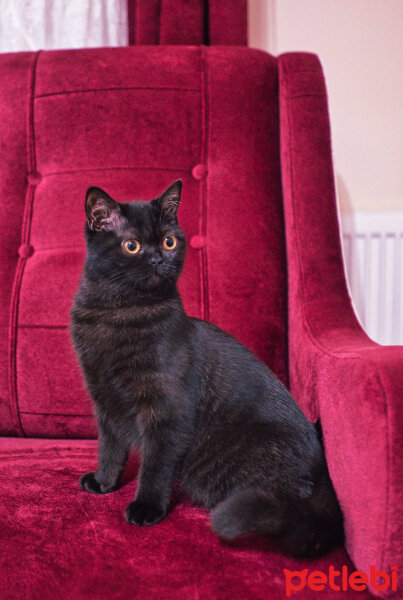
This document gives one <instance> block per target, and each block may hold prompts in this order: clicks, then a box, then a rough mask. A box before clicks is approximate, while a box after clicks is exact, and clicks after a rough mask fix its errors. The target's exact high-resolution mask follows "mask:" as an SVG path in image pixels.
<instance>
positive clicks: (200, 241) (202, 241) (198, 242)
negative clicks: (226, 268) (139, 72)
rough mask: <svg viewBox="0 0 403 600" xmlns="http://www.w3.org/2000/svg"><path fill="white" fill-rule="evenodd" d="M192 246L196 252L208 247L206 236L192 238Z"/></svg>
mask: <svg viewBox="0 0 403 600" xmlns="http://www.w3.org/2000/svg"><path fill="white" fill-rule="evenodd" d="M190 245H191V246H192V248H194V249H195V250H201V249H202V248H204V246H205V245H206V238H205V237H204V235H194V236H192V237H191V238H190Z"/></svg>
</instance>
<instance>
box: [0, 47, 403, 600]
mask: <svg viewBox="0 0 403 600" xmlns="http://www.w3.org/2000/svg"><path fill="white" fill-rule="evenodd" d="M0 73H1V75H2V84H3V85H2V86H1V89H0V109H1V114H2V116H3V119H2V123H1V127H0V142H1V147H2V149H3V152H2V157H3V160H2V161H1V162H0V264H1V268H0V295H1V296H0V300H1V302H0V435H3V436H10V437H7V438H6V437H4V438H0V440H1V445H2V448H3V452H2V456H1V463H0V464H1V468H2V469H3V471H2V477H1V478H0V482H1V483H0V486H1V489H2V491H1V493H0V501H1V503H2V509H3V510H2V513H1V514H2V515H3V516H2V517H0V519H1V528H2V531H5V535H6V537H5V539H6V543H5V544H2V546H1V548H2V550H1V551H2V552H3V553H4V557H2V558H3V562H2V563H1V564H2V573H1V575H2V577H4V579H3V581H2V588H3V590H4V589H6V590H7V593H9V592H8V590H11V591H10V593H9V597H10V598H13V600H14V599H19V598H45V597H46V596H45V593H48V591H47V590H49V596H48V597H49V598H54V597H57V595H58V594H60V590H66V589H68V590H70V589H71V596H70V597H71V598H80V597H94V598H103V597H105V598H110V597H115V598H120V597H121V598H127V597H138V598H144V597H147V594H148V597H150V598H161V597H164V598H175V599H176V598H178V600H179V598H181V599H182V598H186V597H189V598H197V597H198V596H200V597H201V595H203V596H204V597H211V598H220V599H221V598H227V597H228V598H229V597H231V598H246V597H253V598H267V597H269V598H270V597H271V598H279V597H283V594H284V580H283V577H282V569H283V568H289V569H302V568H304V566H305V563H304V562H300V561H298V562H297V561H291V560H290V559H286V558H284V557H282V556H280V555H279V554H278V553H276V552H275V550H274V549H273V548H271V549H270V548H269V547H268V546H267V542H263V541H261V542H258V545H257V546H256V545H254V544H252V545H247V546H246V547H242V548H236V549H234V548H228V547H226V546H224V545H222V544H221V543H220V542H219V541H218V540H217V539H216V538H215V537H214V536H213V535H212V534H211V533H210V532H209V530H208V527H207V517H206V514H205V513H204V512H203V511H199V510H198V509H193V508H191V507H190V506H189V505H188V504H186V503H185V504H183V503H181V504H180V505H179V506H177V508H176V509H175V510H174V512H173V513H172V515H171V516H170V517H169V518H168V520H167V521H165V522H164V523H161V525H158V526H157V527H156V528H151V529H146V530H144V529H141V530H138V529H136V528H134V529H133V528H130V527H129V526H126V525H125V523H124V521H123V516H122V515H123V509H124V506H125V505H126V504H127V503H128V501H129V498H131V497H132V495H133V492H134V485H135V484H128V485H127V486H124V487H123V488H122V489H121V490H120V491H118V492H117V493H116V494H113V495H111V496H107V497H101V498H98V497H92V496H87V495H85V494H83V493H82V492H79V489H78V487H77V482H76V480H77V477H78V476H79V474H81V473H83V472H85V471H87V470H89V469H91V468H94V467H95V441H94V440H93V441H91V440H90V439H87V440H82V439H80V438H94V437H95V436H96V429H95V424H94V419H93V416H92V408H91V403H90V400H89V398H88V395H87V393H86V391H85V389H84V386H83V383H82V376H81V373H80V372H79V369H78V365H77V362H76V359H75V357H74V354H73V351H72V347H71V342H70V339H69V333H68V322H69V308H70V305H71V302H72V297H73V294H74V292H75V290H76V288H77V284H78V277H79V275H80V272H81V269H82V263H83V258H84V244H83V224H84V208H83V203H84V195H85V191H86V189H87V188H88V187H89V186H91V185H96V186H99V187H101V188H103V189H105V190H106V191H107V192H108V193H109V194H111V195H112V197H115V198H116V199H117V200H120V201H127V200H130V199H132V198H133V195H134V194H138V196H139V197H142V198H152V197H154V196H156V195H157V194H159V193H160V192H161V191H162V190H163V189H165V188H166V187H167V185H169V184H170V183H171V182H172V181H174V180H175V179H178V178H181V179H182V180H183V183H184V193H183V200H182V204H181V209H180V214H179V218H180V221H181V224H182V225H183V227H184V229H185V231H186V234H187V237H188V242H189V250H188V254H187V258H186V264H185V268H184V272H183V275H182V276H181V283H180V289H181V292H182V295H183V299H184V303H185V307H186V309H187V311H188V312H189V313H190V314H192V315H195V316H199V317H202V318H207V319H209V320H211V321H213V322H214V323H216V324H218V325H219V326H221V327H222V328H223V329H225V330H227V331H229V332H230V333H232V334H233V335H235V336H236V337H238V338H239V339H240V340H241V341H242V342H244V343H245V344H246V345H247V346H249V347H250V348H252V349H253V350H254V351H255V352H256V353H257V354H258V356H259V357H260V358H262V360H264V361H265V362H266V363H267V364H268V365H269V366H270V367H271V368H272V369H273V370H274V371H275V372H276V373H277V375H278V376H279V377H280V378H281V379H282V380H283V381H284V382H285V383H286V384H288V378H289V383H290V385H291V389H292V392H293V394H294V396H295V398H296V399H297V401H298V402H299V403H300V405H301V407H302V408H303V410H304V411H305V412H306V414H307V415H308V416H309V417H310V418H311V419H312V420H315V419H316V418H317V417H320V420H321V423H322V427H323V433H324V443H325V450H326V456H327V459H328V464H329V471H330V475H331V477H332V480H333V483H334V486H335V489H336V492H337V495H338V497H339V500H340V503H341V506H342V509H343V512H344V515H345V523H346V545H347V549H348V552H349V553H350V556H351V557H352V558H353V560H354V562H355V565H356V567H357V568H360V569H363V570H365V571H368V570H369V567H370V566H371V565H374V566H375V567H376V568H377V569H382V570H385V571H388V570H389V565H391V564H394V563H396V564H402V562H403V560H402V558H403V552H402V546H401V541H402V539H403V532H402V524H403V520H402V516H401V505H402V496H403V493H402V481H403V477H402V472H403V464H402V442H401V435H400V431H401V428H402V425H403V415H402V407H401V402H400V400H401V397H402V391H403V370H402V368H401V365H402V359H403V353H402V349H401V348H398V347H395V348H393V347H390V348H385V347H380V346H378V345H377V344H374V343H373V342H371V341H370V340H369V339H368V338H367V336H366V335H365V334H364V333H363V332H362V331H361V329H360V327H359V325H358V324H357V321H356V319H355V317H354V314H353V311H352V308H351V303H350V299H349V296H348V293H347V288H346V283H345V278H344V272H343V266H342V259H341V251H340V239H339V230H338V224H337V215H336V204H335V196H334V180H333V171H332V162H331V152H330V132H329V121H328V111H327V104H326V90H325V85H324V80H323V74H322V71H321V68H320V64H319V62H318V60H317V58H316V57H314V56H312V55H306V54H288V55H284V56H282V57H280V58H279V59H278V60H276V59H274V58H273V57H271V56H269V55H267V54H264V53H262V52H260V51H255V50H249V49H246V48H236V47H211V48H206V47H200V48H199V47H194V46H193V47H192V46H188V47H181V48H178V47H174V46H172V47H163V46H154V47H145V46H141V45H139V46H137V47H133V48H118V49H93V50H78V51H56V52H42V53H39V54H34V53H20V54H13V55H2V56H0ZM283 210H284V212H283ZM284 224H285V225H284ZM284 227H285V230H284ZM287 277H288V285H287ZM17 436H20V437H21V436H26V437H27V438H28V439H26V440H22V439H20V440H19V439H18V437H17ZM33 438H41V439H37V440H35V439H33ZM45 438H64V439H62V440H59V441H54V440H46V439H45ZM72 438H78V440H77V441H75V440H73V439H72ZM135 472H136V469H135V466H133V467H132V471H130V469H129V473H131V475H130V477H133V476H134V474H135ZM132 538H133V539H132ZM82 539H85V540H86V541H87V543H85V544H84V543H83V542H82ZM39 545H41V547H42V548H43V551H39V549H38V548H39ZM94 548H100V552H99V553H98V554H97V555H96V554H95V551H94ZM41 557H42V558H41ZM119 561H123V562H119ZM341 563H344V564H349V563H348V558H347V556H346V554H344V553H343V552H342V551H339V552H336V553H335V554H332V555H331V556H330V557H327V558H326V559H323V560H322V561H315V562H314V564H313V565H312V568H313V569H322V570H326V568H327V566H328V565H329V564H334V565H339V564H341ZM15 564H17V565H18V567H15ZM26 565H32V566H30V567H29V570H28V569H27V567H26ZM52 565H55V567H54V568H53V566H52ZM290 565H291V566H290ZM24 569H25V571H24ZM129 571H130V574H129V575H128V573H129ZM106 574H110V577H111V582H110V584H109V587H108V583H107V577H106ZM45 576H46V577H47V580H48V582H47V586H45V585H44V582H45ZM125 577H126V578H125ZM86 579H88V582H87V581H86ZM49 580H50V582H49ZM4 582H7V583H6V584H5V583H4ZM10 582H11V583H10ZM10 586H11V587H10ZM12 586H14V587H12ZM24 586H25V587H24ZM136 586H137V587H136ZM132 589H134V590H135V591H134V592H133V594H132V593H131V592H130V590H132ZM57 590H59V591H57ZM83 590H84V591H83ZM121 590H122V591H121ZM147 590H148V591H147ZM150 590H151V591H150ZM68 593H70V591H68ZM309 593H310V594H312V592H311V591H310V590H305V592H299V597H300V598H304V597H305V598H310V597H311V596H309ZM326 593H329V594H330V592H325V591H323V592H321V594H322V596H321V597H323V598H325V597H326ZM349 593H351V594H353V592H349ZM74 594H76V595H74ZM80 594H81V596H80ZM84 594H86V595H85V596H84ZM102 594H103V595H102ZM119 594H120V595H119ZM134 594H137V595H134ZM303 594H305V596H304V595H303ZM332 594H333V595H334V594H337V592H332ZM342 594H343V595H342ZM339 595H340V596H341V595H342V597H344V598H346V597H347V596H346V595H345V593H344V592H343V593H340V594H339ZM397 597H398V595H397Z"/></svg>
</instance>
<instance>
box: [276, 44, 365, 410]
mask: <svg viewBox="0 0 403 600" xmlns="http://www.w3.org/2000/svg"><path fill="white" fill-rule="evenodd" d="M278 60H279V86H280V145H281V169H282V185H283V197H284V212H285V230H286V243H287V270H288V289H289V295H288V305H289V308H288V314H289V317H288V321H289V322H288V328H289V362H290V382H291V389H292V391H293V392H294V394H295V396H296V397H297V399H298V401H299V402H300V404H301V407H302V408H303V410H304V411H305V412H306V414H307V415H308V416H309V417H310V418H311V419H312V420H316V419H317V418H318V416H319V412H318V405H317V394H316V390H315V381H314V378H313V379H312V378H311V377H310V376H309V373H310V371H311V369H312V366H313V364H315V356H316V355H319V356H320V355H321V354H322V352H326V351H329V352H332V351H333V350H336V351H337V352H338V351H339V350H340V348H341V347H343V348H344V350H345V351H348V349H349V348H355V347H356V346H357V345H358V346H360V345H362V344H364V345H366V344H370V345H375V344H374V342H370V340H369V338H368V336H367V335H366V334H365V333H364V332H363V331H362V329H361V327H360V325H359V323H358V321H357V319H356V317H355V314H354V311H353V309H352V305H351V299H350V297H349V294H348V291H347V284H346V279H345V274H344V267H343V260H342V253H341V242H340V233H339V224H338V216H337V208H336V196H335V186H334V176H333V164H332V154H331V143H330V127H329V114H328V107H327V97H326V86H325V81H324V77H323V72H322V67H321V65H320V62H319V59H318V57H317V56H315V55H313V54H306V53H291V54H284V55H282V56H280V57H279V59H278ZM375 346H376V345H375Z"/></svg>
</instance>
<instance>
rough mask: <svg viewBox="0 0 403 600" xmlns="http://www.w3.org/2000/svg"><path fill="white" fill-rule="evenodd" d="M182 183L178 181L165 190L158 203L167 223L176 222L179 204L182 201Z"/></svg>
mask: <svg viewBox="0 0 403 600" xmlns="http://www.w3.org/2000/svg"><path fill="white" fill-rule="evenodd" d="M181 192H182V181H181V180H180V179H178V180H177V181H175V182H174V183H173V184H172V185H170V186H169V188H167V189H166V190H165V192H164V193H163V194H161V196H160V197H159V198H157V200H156V202H157V204H158V206H159V208H160V210H161V216H162V217H163V218H164V220H165V221H168V222H170V221H176V220H177V213H178V208H179V204H180V201H181Z"/></svg>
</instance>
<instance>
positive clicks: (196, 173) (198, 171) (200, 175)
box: [192, 165, 207, 179]
mask: <svg viewBox="0 0 403 600" xmlns="http://www.w3.org/2000/svg"><path fill="white" fill-rule="evenodd" d="M206 176H207V167H206V165H195V166H194V167H193V169H192V177H193V178H194V179H204V178H205V177H206Z"/></svg>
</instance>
